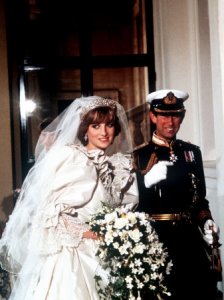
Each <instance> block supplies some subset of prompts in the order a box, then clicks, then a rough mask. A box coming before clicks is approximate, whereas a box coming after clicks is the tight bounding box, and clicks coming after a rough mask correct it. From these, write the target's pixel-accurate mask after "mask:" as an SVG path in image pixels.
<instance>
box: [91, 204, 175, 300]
mask: <svg viewBox="0 0 224 300" xmlns="http://www.w3.org/2000/svg"><path fill="white" fill-rule="evenodd" d="M151 222H153V221H152V220H151V219H150V218H149V216H148V215H147V214H145V213H142V212H132V211H128V210H127V208H125V207H123V206H122V207H118V208H116V209H112V208H109V207H107V206H103V208H102V209H101V210H100V211H99V212H98V213H97V214H95V215H93V216H92V218H91V220H90V222H89V225H90V230H92V231H93V232H94V233H96V234H97V235H98V239H97V243H98V246H99V247H98V251H97V253H96V255H97V256H98V257H99V260H100V268H101V272H98V274H96V276H95V280H96V286H97V289H98V293H99V296H100V298H101V299H112V300H115V299H128V300H135V299H137V300H140V299H142V295H143V294H144V292H148V293H151V294H152V295H156V296H157V298H158V299H162V298H161V295H162V294H164V295H166V296H170V293H169V292H168V291H167V288H166V286H165V284H164V277H165V276H166V275H168V274H169V271H170V268H171V267H172V262H171V261H169V258H168V253H167V252H166V249H164V247H163V244H162V243H160V242H159V239H158V236H157V234H156V232H155V230H154V229H153V227H152V226H151ZM102 271H103V272H102ZM105 278H106V281H107V282H106V284H105Z"/></svg>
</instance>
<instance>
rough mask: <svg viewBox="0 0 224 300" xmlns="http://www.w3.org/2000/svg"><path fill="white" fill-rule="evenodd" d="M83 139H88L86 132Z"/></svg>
mask: <svg viewBox="0 0 224 300" xmlns="http://www.w3.org/2000/svg"><path fill="white" fill-rule="evenodd" d="M84 141H85V142H87V141H88V135H87V134H85V136H84Z"/></svg>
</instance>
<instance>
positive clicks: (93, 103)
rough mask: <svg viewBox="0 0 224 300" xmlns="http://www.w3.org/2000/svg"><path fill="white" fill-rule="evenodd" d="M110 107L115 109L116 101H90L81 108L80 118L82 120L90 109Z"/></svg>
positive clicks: (103, 99)
mask: <svg viewBox="0 0 224 300" xmlns="http://www.w3.org/2000/svg"><path fill="white" fill-rule="evenodd" d="M102 106H103V107H110V108H111V109H116V107H117V106H116V101H114V100H111V99H108V98H100V97H99V98H96V99H95V100H93V101H91V102H90V103H89V104H88V105H87V106H84V107H83V108H82V111H81V114H80V118H81V120H83V118H84V116H85V115H86V114H87V113H88V112H89V111H90V110H92V109H94V108H96V107H102Z"/></svg>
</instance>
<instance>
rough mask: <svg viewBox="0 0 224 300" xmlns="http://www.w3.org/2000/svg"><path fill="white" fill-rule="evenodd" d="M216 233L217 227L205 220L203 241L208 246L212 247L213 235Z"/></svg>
mask: <svg viewBox="0 0 224 300" xmlns="http://www.w3.org/2000/svg"><path fill="white" fill-rule="evenodd" d="M214 233H216V234H217V233H218V227H217V225H216V224H215V222H214V221H212V220H211V219H209V220H207V221H206V222H205V225H204V236H203V238H204V240H205V241H206V243H207V244H208V245H212V244H213V242H214V239H213V234H214Z"/></svg>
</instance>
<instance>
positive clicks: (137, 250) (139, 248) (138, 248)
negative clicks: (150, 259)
mask: <svg viewBox="0 0 224 300" xmlns="http://www.w3.org/2000/svg"><path fill="white" fill-rule="evenodd" d="M144 250H145V245H144V244H142V243H140V244H137V245H136V246H135V247H134V248H133V252H134V253H139V254H143V253H144Z"/></svg>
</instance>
